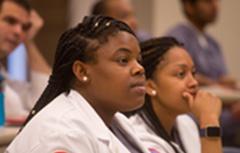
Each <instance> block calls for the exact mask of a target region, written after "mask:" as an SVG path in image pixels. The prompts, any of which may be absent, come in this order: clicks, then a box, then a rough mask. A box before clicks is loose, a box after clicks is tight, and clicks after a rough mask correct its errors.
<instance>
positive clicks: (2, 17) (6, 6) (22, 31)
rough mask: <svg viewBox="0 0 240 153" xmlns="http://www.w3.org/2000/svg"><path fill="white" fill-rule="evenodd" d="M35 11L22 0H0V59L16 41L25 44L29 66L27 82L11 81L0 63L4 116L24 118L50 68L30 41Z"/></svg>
mask: <svg viewBox="0 0 240 153" xmlns="http://www.w3.org/2000/svg"><path fill="white" fill-rule="evenodd" d="M36 16H37V13H36V12H35V11H34V10H33V9H31V7H30V5H29V3H28V2H27V1H25V0H3V1H1V2H0V58H1V61H2V60H3V59H4V58H6V57H8V55H9V54H10V53H11V52H12V51H13V50H14V49H15V48H16V47H17V46H18V45H19V44H20V43H23V42H24V44H25V45H26V48H27V54H28V59H29V61H28V63H29V68H30V78H29V82H18V81H14V80H11V79H10V78H9V76H8V74H7V72H6V70H5V67H4V66H3V65H2V64H1V67H0V71H1V74H2V75H3V76H4V78H5V82H6V83H5V84H6V85H5V89H4V94H5V108H6V109H5V112H6V116H7V118H8V117H26V116H27V114H28V113H29V111H30V110H31V109H32V107H33V105H34V104H35V103H34V102H35V101H36V100H37V98H38V97H39V96H40V94H41V92H42V91H43V89H44V87H45V85H46V84H47V78H48V75H49V74H50V68H49V66H48V64H47V63H46V61H45V59H44V58H43V57H42V55H41V54H40V52H39V50H38V48H37V47H36V45H35V43H34V40H33V39H34V36H35V35H36V33H37V32H38V30H39V27H38V26H37V24H35V23H36V22H35V21H36V20H38V19H37V18H36Z"/></svg>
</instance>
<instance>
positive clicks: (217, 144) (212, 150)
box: [200, 116, 223, 153]
mask: <svg viewBox="0 0 240 153" xmlns="http://www.w3.org/2000/svg"><path fill="white" fill-rule="evenodd" d="M208 126H218V127H219V126H220V125H219V120H218V118H215V117H211V116H206V117H205V118H204V119H202V120H201V122H200V128H206V127H208ZM201 148H202V153H222V152H223V150H222V141H221V137H201Z"/></svg>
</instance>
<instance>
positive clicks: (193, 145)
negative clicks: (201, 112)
mask: <svg viewBox="0 0 240 153" xmlns="http://www.w3.org/2000/svg"><path fill="white" fill-rule="evenodd" d="M130 122H131V124H132V125H133V128H134V129H135V131H136V133H137V134H138V137H140V139H141V140H142V141H143V143H145V145H147V148H153V150H156V153H158V152H159V153H175V151H174V150H173V149H172V147H171V146H170V145H169V144H168V143H167V142H166V141H165V140H164V139H162V138H161V137H159V136H157V135H156V134H155V133H154V132H153V131H152V130H151V129H150V128H149V127H148V125H147V124H146V123H145V122H144V121H143V119H142V118H141V117H140V116H139V115H134V116H132V117H131V118H130ZM177 128H178V130H179V135H180V139H181V140H182V143H183V145H184V147H185V149H186V152H187V153H201V146H200V137H199V134H198V129H197V126H196V124H195V122H194V121H193V120H192V119H191V118H190V117H189V116H187V115H180V116H178V117H177ZM172 144H173V145H175V146H176V148H177V149H178V150H179V152H180V153H183V151H182V150H181V149H180V147H179V146H178V145H177V144H176V143H174V142H172Z"/></svg>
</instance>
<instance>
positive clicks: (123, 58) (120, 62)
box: [117, 57, 129, 65]
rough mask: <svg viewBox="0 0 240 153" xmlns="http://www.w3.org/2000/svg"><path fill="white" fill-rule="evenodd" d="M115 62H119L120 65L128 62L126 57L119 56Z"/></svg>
mask: <svg viewBox="0 0 240 153" xmlns="http://www.w3.org/2000/svg"><path fill="white" fill-rule="evenodd" d="M117 62H118V63H119V64H120V65H127V64H128V62H129V58H127V57H119V58H118V59H117Z"/></svg>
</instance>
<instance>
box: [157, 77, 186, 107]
mask: <svg viewBox="0 0 240 153" xmlns="http://www.w3.org/2000/svg"><path fill="white" fill-rule="evenodd" d="M168 82H170V83H168ZM184 89H185V88H184V86H183V84H181V83H179V82H174V81H173V80H171V81H167V80H165V81H163V82H162V83H159V84H158V95H159V97H160V99H162V100H163V101H166V102H171V103H174V104H178V103H179V102H181V101H182V94H183V92H184Z"/></svg>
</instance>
